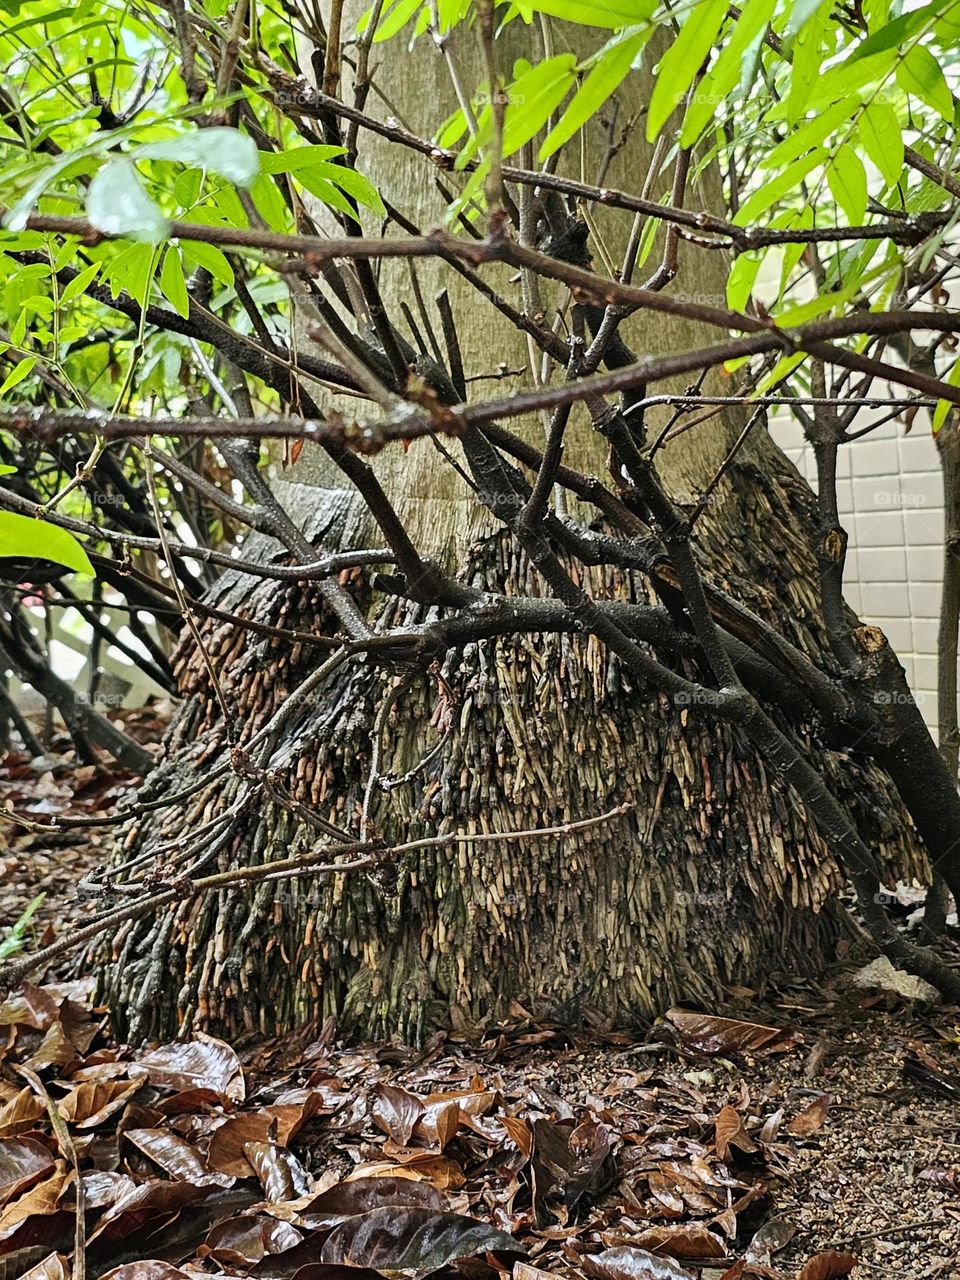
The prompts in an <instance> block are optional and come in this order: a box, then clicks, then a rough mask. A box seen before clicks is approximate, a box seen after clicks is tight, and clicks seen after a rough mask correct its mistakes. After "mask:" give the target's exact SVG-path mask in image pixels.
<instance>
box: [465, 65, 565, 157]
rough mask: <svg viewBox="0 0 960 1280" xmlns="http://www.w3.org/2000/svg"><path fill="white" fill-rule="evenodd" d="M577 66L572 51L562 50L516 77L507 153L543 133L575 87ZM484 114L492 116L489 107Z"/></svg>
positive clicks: (509, 107)
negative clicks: (535, 135) (548, 121)
mask: <svg viewBox="0 0 960 1280" xmlns="http://www.w3.org/2000/svg"><path fill="white" fill-rule="evenodd" d="M576 66H577V60H576V58H575V57H574V56H573V54H572V53H561V54H558V55H557V56H556V57H555V58H545V59H544V60H543V62H539V63H537V65H536V66H535V67H531V68H530V69H529V70H528V71H524V72H523V74H522V75H521V76H519V77H518V78H517V79H516V80H515V81H514V83H513V84H512V85H511V86H510V89H509V92H508V97H509V101H508V103H507V109H506V111H505V112H504V117H503V154H504V156H510V155H513V153H514V152H515V151H519V150H520V148H521V147H522V146H523V145H524V143H525V142H529V141H530V139H531V138H532V137H533V136H534V134H536V133H539V131H540V130H541V129H542V128H543V126H544V125H545V124H546V123H547V120H548V119H549V118H550V116H551V115H552V114H553V112H554V111H555V110H556V109H557V107H559V105H560V103H561V102H562V101H563V99H564V98H565V97H566V95H567V93H568V92H569V91H570V89H571V88H572V87H573V84H574V74H575V71H576ZM484 118H485V120H487V121H490V120H491V112H490V108H489V107H488V108H487V109H486V111H485V112H484ZM487 136H488V137H489V134H488V135H487Z"/></svg>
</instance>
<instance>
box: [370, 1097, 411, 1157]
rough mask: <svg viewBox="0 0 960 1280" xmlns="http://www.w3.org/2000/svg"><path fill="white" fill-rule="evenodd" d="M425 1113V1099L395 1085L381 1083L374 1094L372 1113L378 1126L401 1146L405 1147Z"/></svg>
mask: <svg viewBox="0 0 960 1280" xmlns="http://www.w3.org/2000/svg"><path fill="white" fill-rule="evenodd" d="M423 1113H424V1106H423V1099H422V1098H419V1097H417V1095H416V1094H415V1093H410V1092H409V1090H407V1089H399V1088H397V1087H396V1086H395V1085H390V1084H384V1085H380V1086H379V1087H378V1088H377V1090H376V1092H375V1093H374V1096H373V1103H372V1105H371V1107H370V1114H371V1116H372V1117H373V1119H374V1122H375V1123H376V1124H377V1126H378V1127H379V1128H380V1129H382V1130H383V1132H384V1133H385V1134H386V1135H387V1136H388V1137H389V1138H392V1139H393V1141H394V1142H396V1143H397V1144H398V1145H399V1146H401V1147H405V1146H406V1145H407V1144H408V1143H409V1141H410V1138H411V1137H412V1135H413V1130H414V1128H415V1127H416V1125H417V1122H418V1121H419V1120H420V1118H421V1116H422V1115H423Z"/></svg>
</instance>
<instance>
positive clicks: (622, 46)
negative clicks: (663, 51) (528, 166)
mask: <svg viewBox="0 0 960 1280" xmlns="http://www.w3.org/2000/svg"><path fill="white" fill-rule="evenodd" d="M764 2H765V3H766V2H767V0H764ZM651 33H652V28H651V29H650V30H647V31H638V32H636V33H635V34H634V35H632V36H630V38H629V39H627V40H623V41H619V42H618V43H617V44H616V45H614V47H613V48H612V49H610V50H608V52H607V53H605V54H603V56H602V57H601V58H600V59H599V60H598V61H597V62H596V63H595V65H594V67H593V69H592V70H591V72H590V74H589V75H588V76H587V78H586V79H585V80H584V81H583V83H582V84H581V85H580V88H579V89H578V90H577V92H576V93H575V94H574V96H573V100H572V101H571V103H570V105H569V106H568V107H567V109H566V110H565V111H564V113H563V115H562V116H561V117H560V119H559V121H558V122H557V123H556V124H555V125H554V127H553V128H552V129H551V130H550V132H549V133H548V134H547V136H546V138H545V139H544V141H543V145H542V146H541V148H540V154H539V158H540V160H541V161H543V160H546V158H547V157H548V156H552V155H553V153H554V152H555V151H558V150H559V149H560V147H562V146H563V144H564V143H565V142H568V141H569V140H570V139H571V138H572V137H573V135H574V134H575V133H576V132H577V130H578V129H581V128H582V127H583V126H584V125H585V124H586V123H587V121H588V120H589V119H590V118H591V116H593V115H595V114H596V112H597V111H599V110H600V108H601V107H602V106H603V104H604V103H605V102H606V100H607V99H608V98H609V97H610V95H611V94H612V93H614V92H615V91H616V90H617V89H618V88H619V87H620V85H621V84H622V83H623V81H624V79H625V78H626V76H627V74H628V73H629V71H630V68H631V67H632V66H633V62H634V59H635V58H636V56H637V54H638V53H639V52H640V50H641V49H642V48H643V46H644V45H645V44H646V42H647V40H648V39H649V38H650V35H651Z"/></svg>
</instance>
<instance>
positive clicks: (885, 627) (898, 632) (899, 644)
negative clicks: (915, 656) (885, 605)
mask: <svg viewBox="0 0 960 1280" xmlns="http://www.w3.org/2000/svg"><path fill="white" fill-rule="evenodd" d="M870 622H871V623H872V624H873V625H874V626H875V627H879V628H880V630H881V631H882V632H883V634H884V635H885V636H886V637H887V640H888V642H889V644H890V647H891V648H892V649H894V650H895V651H896V653H897V654H898V655H899V656H900V658H901V659H902V658H903V655H904V654H905V653H912V652H913V630H912V628H911V626H910V619H909V618H880V617H877V618H871V619H870Z"/></svg>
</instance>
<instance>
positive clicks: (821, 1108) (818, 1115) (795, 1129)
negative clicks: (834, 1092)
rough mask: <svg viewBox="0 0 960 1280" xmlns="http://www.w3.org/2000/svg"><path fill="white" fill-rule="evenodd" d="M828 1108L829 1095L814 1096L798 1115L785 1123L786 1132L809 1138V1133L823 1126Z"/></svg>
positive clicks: (796, 1136) (797, 1136)
mask: <svg viewBox="0 0 960 1280" xmlns="http://www.w3.org/2000/svg"><path fill="white" fill-rule="evenodd" d="M829 1110H830V1095H829V1094H828V1093H822V1094H821V1095H820V1097H819V1098H814V1100H813V1102H811V1103H810V1105H809V1106H808V1107H805V1108H804V1109H803V1111H801V1112H800V1113H799V1115H795V1116H794V1117H793V1119H792V1120H791V1121H790V1122H789V1123H788V1125H787V1133H790V1134H792V1135H793V1136H794V1137H795V1138H809V1137H810V1135H811V1133H816V1132H817V1130H818V1129H822V1128H823V1124H824V1121H825V1120H826V1118H827V1112H828V1111H829Z"/></svg>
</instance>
